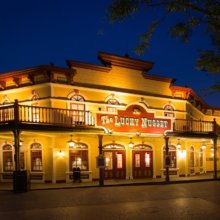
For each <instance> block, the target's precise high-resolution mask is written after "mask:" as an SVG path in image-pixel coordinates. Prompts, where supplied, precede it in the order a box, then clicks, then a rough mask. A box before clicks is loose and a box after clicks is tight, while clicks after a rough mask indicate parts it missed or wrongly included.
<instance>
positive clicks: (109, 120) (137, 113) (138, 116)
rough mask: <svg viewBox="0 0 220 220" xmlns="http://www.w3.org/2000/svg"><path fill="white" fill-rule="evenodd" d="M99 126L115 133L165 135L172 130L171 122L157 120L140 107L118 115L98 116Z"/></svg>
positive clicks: (164, 119) (120, 111)
mask: <svg viewBox="0 0 220 220" xmlns="http://www.w3.org/2000/svg"><path fill="white" fill-rule="evenodd" d="M97 125H98V126H102V127H105V128H106V129H112V130H113V131H115V132H137V131H138V132H141V133H153V134H163V133H164V132H165V131H167V130H171V120H170V119H166V118H155V117H154V114H153V113H148V112H147V111H146V110H145V109H144V108H143V107H142V106H140V105H131V106H129V107H128V108H127V109H126V110H125V111H122V110H118V114H100V113H98V114H97Z"/></svg>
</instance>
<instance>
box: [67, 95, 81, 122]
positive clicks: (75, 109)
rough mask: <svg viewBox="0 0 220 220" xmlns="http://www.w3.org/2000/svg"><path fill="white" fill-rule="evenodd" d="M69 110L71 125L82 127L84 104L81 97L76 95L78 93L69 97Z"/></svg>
mask: <svg viewBox="0 0 220 220" xmlns="http://www.w3.org/2000/svg"><path fill="white" fill-rule="evenodd" d="M70 100H72V102H70V109H71V112H70V113H71V115H72V119H73V120H72V121H73V124H76V125H78V124H79V125H82V124H84V123H85V104H84V103H82V102H85V99H84V97H83V96H82V95H79V94H78V91H76V93H75V94H74V95H73V96H71V97H70Z"/></svg>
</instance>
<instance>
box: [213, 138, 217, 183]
mask: <svg viewBox="0 0 220 220" xmlns="http://www.w3.org/2000/svg"><path fill="white" fill-rule="evenodd" d="M213 149H214V152H213V153H214V155H213V162H214V164H213V165H214V176H213V177H214V179H215V180H216V179H217V137H215V138H213Z"/></svg>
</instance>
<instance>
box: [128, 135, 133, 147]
mask: <svg viewBox="0 0 220 220" xmlns="http://www.w3.org/2000/svg"><path fill="white" fill-rule="evenodd" d="M133 146H134V143H133V142H132V137H130V142H129V143H128V147H130V148H133Z"/></svg>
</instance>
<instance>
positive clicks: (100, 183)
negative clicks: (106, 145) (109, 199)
mask: <svg viewBox="0 0 220 220" xmlns="http://www.w3.org/2000/svg"><path fill="white" fill-rule="evenodd" d="M98 138H99V155H103V151H102V139H103V135H98ZM104 172H105V168H99V186H104Z"/></svg>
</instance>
